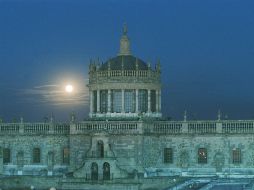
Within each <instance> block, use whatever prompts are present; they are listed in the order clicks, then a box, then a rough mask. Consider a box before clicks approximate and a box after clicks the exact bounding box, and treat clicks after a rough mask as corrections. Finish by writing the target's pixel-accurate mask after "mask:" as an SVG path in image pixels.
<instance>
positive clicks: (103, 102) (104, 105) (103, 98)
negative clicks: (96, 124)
mask: <svg viewBox="0 0 254 190" xmlns="http://www.w3.org/2000/svg"><path fill="white" fill-rule="evenodd" d="M100 109H101V113H107V111H108V90H101V91H100Z"/></svg>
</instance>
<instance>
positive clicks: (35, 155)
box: [33, 148, 41, 163]
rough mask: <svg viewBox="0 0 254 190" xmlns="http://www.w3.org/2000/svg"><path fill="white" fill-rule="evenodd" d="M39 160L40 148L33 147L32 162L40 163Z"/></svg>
mask: <svg viewBox="0 0 254 190" xmlns="http://www.w3.org/2000/svg"><path fill="white" fill-rule="evenodd" d="M40 162H41V150H40V148H34V149H33V163H40Z"/></svg>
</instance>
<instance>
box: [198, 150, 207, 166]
mask: <svg viewBox="0 0 254 190" xmlns="http://www.w3.org/2000/svg"><path fill="white" fill-rule="evenodd" d="M198 163H199V164H207V150H206V148H199V149H198Z"/></svg>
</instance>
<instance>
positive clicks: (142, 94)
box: [138, 89, 148, 113]
mask: <svg viewBox="0 0 254 190" xmlns="http://www.w3.org/2000/svg"><path fill="white" fill-rule="evenodd" d="M147 95H148V94H147V90H145V89H141V90H138V111H140V112H141V113H143V112H147V108H148V106H147V99H148V97H147Z"/></svg>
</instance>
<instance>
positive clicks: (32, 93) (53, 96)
mask: <svg viewBox="0 0 254 190" xmlns="http://www.w3.org/2000/svg"><path fill="white" fill-rule="evenodd" d="M66 88H67V86H66V85H60V84H46V85H39V86H34V87H33V88H31V89H22V90H19V92H20V93H19V94H20V95H21V96H23V99H24V100H26V101H29V102H33V103H36V104H38V105H41V104H48V105H54V106H64V105H88V101H89V92H88V89H87V88H86V86H85V85H82V86H79V88H77V90H76V88H75V92H74V91H72V93H70V91H69V93H67V92H66V90H67V89H66ZM72 88H73V87H72ZM68 90H71V89H70V86H69V87H68ZM72 90H73V89H72Z"/></svg>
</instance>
